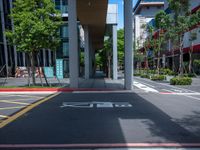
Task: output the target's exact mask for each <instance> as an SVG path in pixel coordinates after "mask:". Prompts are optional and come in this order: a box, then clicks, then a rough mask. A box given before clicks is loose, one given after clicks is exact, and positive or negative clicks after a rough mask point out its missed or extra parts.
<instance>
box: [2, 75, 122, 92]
mask: <svg viewBox="0 0 200 150" xmlns="http://www.w3.org/2000/svg"><path fill="white" fill-rule="evenodd" d="M5 81H6V82H5ZM42 81H43V84H44V86H45V88H42V87H41V88H40V87H34V88H26V87H25V86H28V84H27V79H26V78H8V79H7V80H6V79H5V78H0V86H1V88H0V89H1V90H2V89H5V90H6V91H8V90H9V89H10V88H13V89H17V88H20V89H23V90H24V89H29V90H32V89H34V91H36V89H38V90H43V91H45V90H50V89H51V91H52V90H53V89H54V91H55V90H56V89H61V88H63V87H64V89H65V90H67V89H68V90H70V89H71V90H75V89H73V88H70V87H69V78H64V79H62V80H60V83H59V82H58V80H57V79H48V83H50V85H51V87H49V88H48V87H46V82H45V80H44V78H43V79H42ZM36 83H37V86H41V81H40V79H36ZM123 84H124V83H123V80H112V79H107V78H94V79H88V80H86V79H83V78H79V88H80V90H81V89H82V90H84V89H87V90H89V89H93V90H95V89H96V90H98V89H99V90H111V89H112V90H123V89H124V85H123ZM3 85H4V86H3ZM4 87H5V88H4ZM24 91H25V90H24Z"/></svg>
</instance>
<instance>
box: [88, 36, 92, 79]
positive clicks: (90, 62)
mask: <svg viewBox="0 0 200 150" xmlns="http://www.w3.org/2000/svg"><path fill="white" fill-rule="evenodd" d="M89 39H90V37H89ZM89 55H90V56H89V72H90V77H92V76H93V71H92V70H93V62H92V61H93V59H92V56H93V48H92V40H91V39H90V40H89Z"/></svg>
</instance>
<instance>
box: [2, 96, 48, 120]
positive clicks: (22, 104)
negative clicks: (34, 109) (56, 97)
mask: <svg viewBox="0 0 200 150" xmlns="http://www.w3.org/2000/svg"><path fill="white" fill-rule="evenodd" d="M48 95H50V94H31V93H28V94H25V93H18V94H17V93H12V94H9V93H0V123H1V122H2V121H3V120H5V119H7V118H9V117H10V116H12V115H13V114H15V113H16V112H19V111H20V110H22V109H24V108H26V107H28V106H30V105H32V104H33V103H35V102H37V101H39V100H41V99H43V98H44V97H46V96H48Z"/></svg>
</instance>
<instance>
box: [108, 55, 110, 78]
mask: <svg viewBox="0 0 200 150" xmlns="http://www.w3.org/2000/svg"><path fill="white" fill-rule="evenodd" d="M110 61H111V58H110V56H108V78H109V79H110V78H111V69H110V67H111V66H110V64H111V63H110Z"/></svg>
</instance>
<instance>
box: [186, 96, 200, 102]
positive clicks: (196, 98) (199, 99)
mask: <svg viewBox="0 0 200 150" xmlns="http://www.w3.org/2000/svg"><path fill="white" fill-rule="evenodd" d="M185 96H186V97H189V98H192V99H195V100H198V101H200V98H198V97H194V96H189V95H185Z"/></svg>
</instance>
